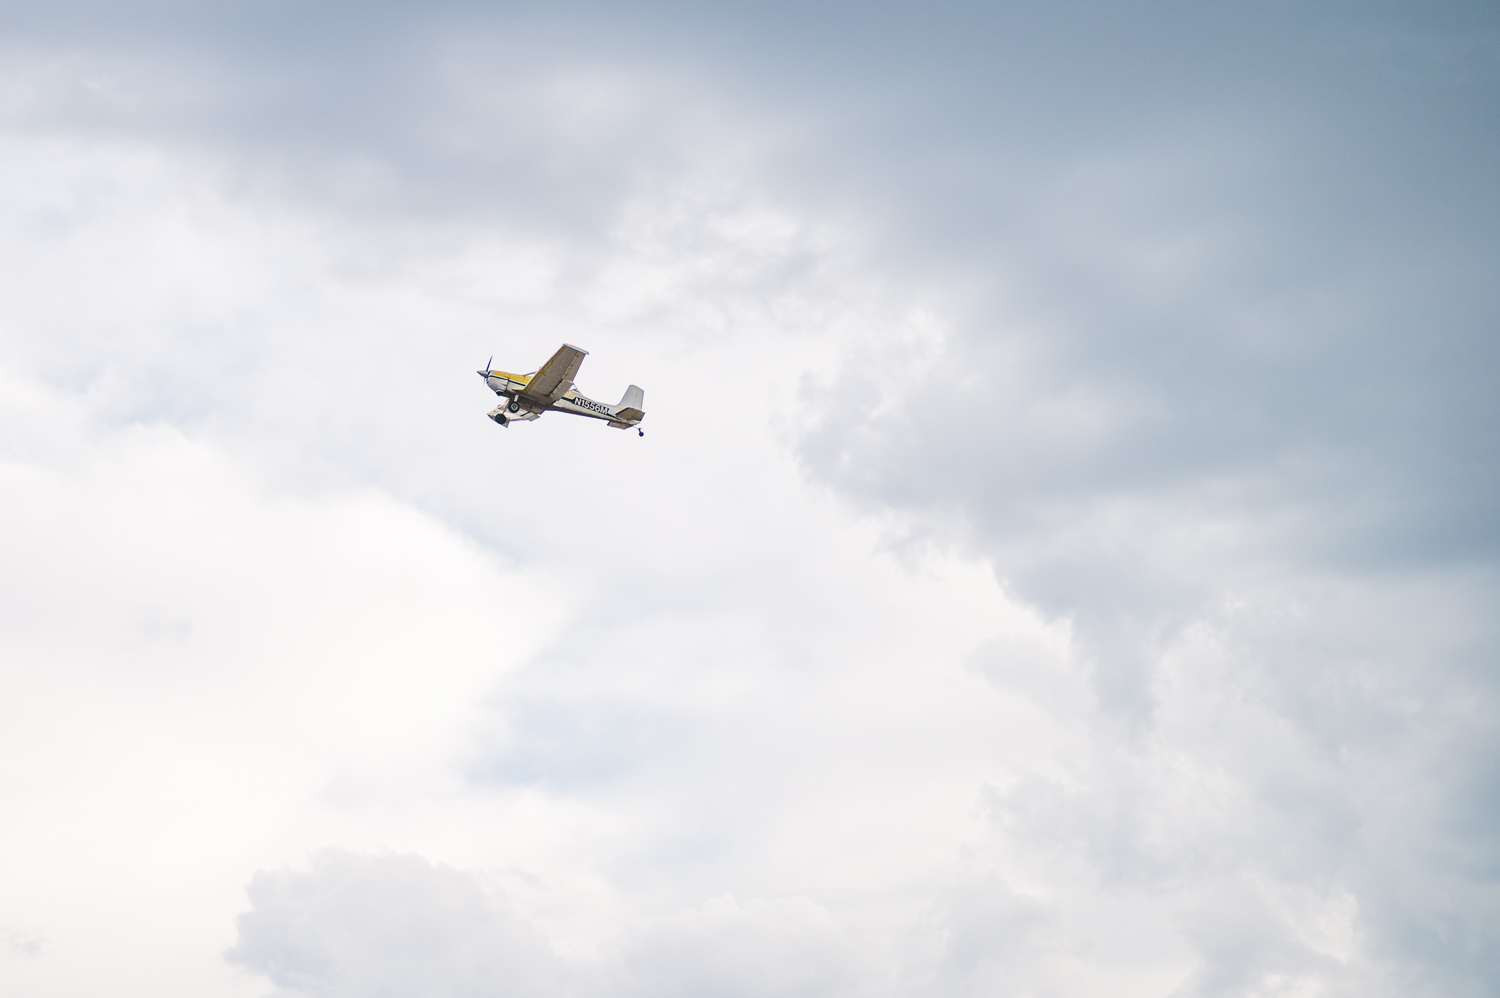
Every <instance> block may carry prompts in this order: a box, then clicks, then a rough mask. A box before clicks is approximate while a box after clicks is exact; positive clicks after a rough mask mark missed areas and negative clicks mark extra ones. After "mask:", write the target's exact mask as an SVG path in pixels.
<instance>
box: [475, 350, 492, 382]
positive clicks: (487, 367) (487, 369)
mask: <svg viewBox="0 0 1500 998" xmlns="http://www.w3.org/2000/svg"><path fill="white" fill-rule="evenodd" d="M494 362H495V355H494V354H490V359H489V360H487V361H485V362H484V370H483V371H475V372H474V373H475V374H481V375H483V376H484V377H486V378H488V377H489V376H490V365H491V364H493V363H494Z"/></svg>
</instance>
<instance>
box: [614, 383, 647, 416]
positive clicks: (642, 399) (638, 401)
mask: <svg viewBox="0 0 1500 998" xmlns="http://www.w3.org/2000/svg"><path fill="white" fill-rule="evenodd" d="M620 408H622V409H640V410H642V411H645V408H646V393H645V392H643V391H641V390H640V389H639V388H637V387H636V386H635V385H631V386H630V387H629V388H627V389H625V397H624V398H622V399H620Z"/></svg>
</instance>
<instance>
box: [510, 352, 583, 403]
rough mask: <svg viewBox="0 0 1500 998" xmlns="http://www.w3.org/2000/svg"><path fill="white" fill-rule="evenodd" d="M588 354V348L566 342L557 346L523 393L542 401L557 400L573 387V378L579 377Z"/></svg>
mask: <svg viewBox="0 0 1500 998" xmlns="http://www.w3.org/2000/svg"><path fill="white" fill-rule="evenodd" d="M587 355H588V351H587V350H580V349H579V348H578V347H575V346H572V345H570V344H567V343H564V344H563V345H562V346H560V347H558V348H557V353H555V354H553V355H552V359H551V360H549V361H547V363H545V364H543V365H542V369H541V370H540V371H538V372H536V374H535V375H534V376H533V377H532V379H531V381H529V382H528V383H527V385H526V387H525V388H524V389H522V391H521V394H522V395H525V396H526V397H527V398H531V399H536V400H537V401H540V402H556V401H557V400H558V399H560V398H562V397H563V395H564V393H566V392H567V390H568V389H569V388H572V387H573V379H574V378H576V377H578V368H579V367H581V366H582V365H583V358H584V357H586V356H587Z"/></svg>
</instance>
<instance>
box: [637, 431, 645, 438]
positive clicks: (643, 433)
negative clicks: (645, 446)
mask: <svg viewBox="0 0 1500 998" xmlns="http://www.w3.org/2000/svg"><path fill="white" fill-rule="evenodd" d="M635 432H637V433H639V434H640V435H641V436H643V437H644V436H645V435H646V431H645V430H636V431H635Z"/></svg>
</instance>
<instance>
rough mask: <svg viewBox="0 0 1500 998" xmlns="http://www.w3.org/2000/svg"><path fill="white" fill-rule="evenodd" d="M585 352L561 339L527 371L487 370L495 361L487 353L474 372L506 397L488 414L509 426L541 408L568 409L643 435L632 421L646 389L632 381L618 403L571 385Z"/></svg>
mask: <svg viewBox="0 0 1500 998" xmlns="http://www.w3.org/2000/svg"><path fill="white" fill-rule="evenodd" d="M587 355H588V351H587V350H583V349H580V348H578V347H575V346H573V345H572V344H569V343H564V344H563V345H562V346H561V347H559V348H558V350H557V353H555V354H553V355H552V359H551V360H549V361H547V363H545V364H543V365H542V367H541V370H539V371H532V372H531V373H530V374H509V373H507V372H505V371H494V370H491V369H490V364H493V363H494V362H495V358H494V357H491V358H490V359H489V360H488V361H487V362H486V363H485V365H484V368H485V369H484V370H483V371H477V372H475V373H476V374H478V375H479V376H480V377H481V378H483V379H484V383H485V384H487V385H489V386H490V388H491V389H492V390H493V391H494V393H495V394H496V395H499V396H501V397H502V398H504V399H505V400H506V401H504V402H501V403H500V404H499V405H497V406H496V407H495V408H494V410H493V411H491V412H490V413H488V415H489V417H490V418H491V419H493V420H494V421H495V422H497V423H499V424H500V425H501V426H509V425H510V424H511V423H515V422H519V421H521V420H525V419H538V418H540V417H541V415H542V413H544V412H571V413H572V414H573V415H575V416H589V417H592V418H593V419H603V420H607V421H608V422H609V425H610V426H613V427H615V428H617V429H621V430H628V429H630V428H631V427H632V426H635V428H636V430H635V432H637V433H639V434H640V435H641V436H643V437H644V436H645V435H646V431H645V430H643V429H641V428H640V427H639V426H637V425H636V424H638V423H639V422H640V421H641V420H643V419H645V418H646V414H645V413H644V412H643V411H641V406H643V405H645V404H646V393H645V392H643V391H641V390H640V389H639V388H637V387H636V386H635V385H631V386H630V387H629V388H627V389H625V397H624V398H622V399H620V404H619V405H605V404H604V403H603V402H595V401H594V400H593V399H591V398H586V397H584V396H582V395H580V394H578V392H577V391H575V390H574V389H573V379H574V378H576V377H577V376H578V368H579V367H580V366H582V364H583V358H584V357H586V356H587Z"/></svg>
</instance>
